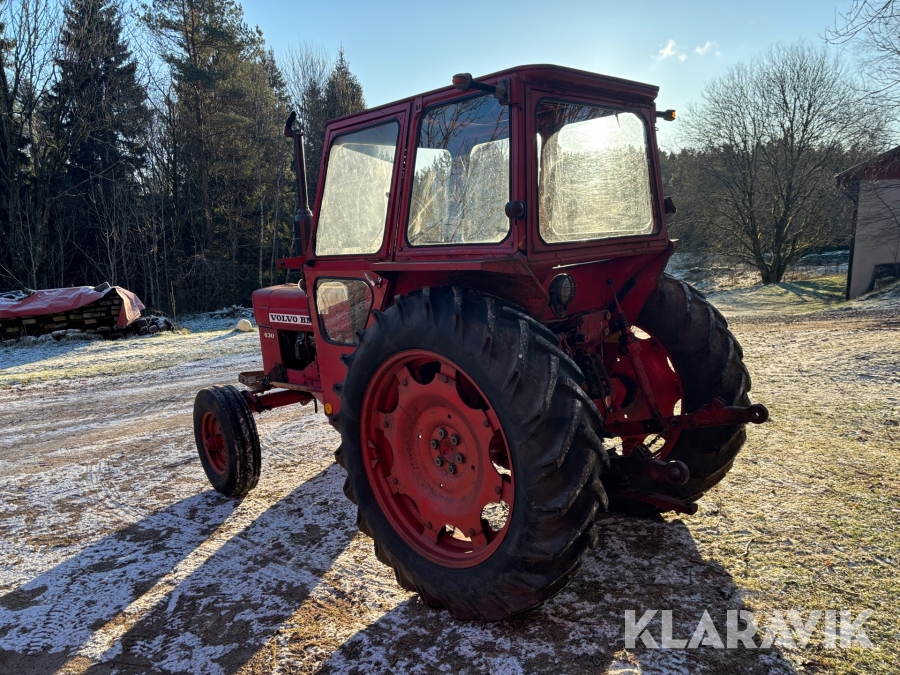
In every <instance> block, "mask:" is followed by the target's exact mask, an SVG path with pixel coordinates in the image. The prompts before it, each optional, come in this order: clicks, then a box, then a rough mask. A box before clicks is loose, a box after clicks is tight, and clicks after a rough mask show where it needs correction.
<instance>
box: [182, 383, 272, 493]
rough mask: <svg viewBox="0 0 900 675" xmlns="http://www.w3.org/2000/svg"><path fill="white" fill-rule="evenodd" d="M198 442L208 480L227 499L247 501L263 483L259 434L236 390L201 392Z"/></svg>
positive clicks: (197, 408) (197, 407)
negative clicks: (253, 491) (260, 476)
mask: <svg viewBox="0 0 900 675" xmlns="http://www.w3.org/2000/svg"><path fill="white" fill-rule="evenodd" d="M194 438H195V439H196V441H197V452H198V453H199V454H200V463H201V464H203V470H204V471H205V472H206V477H207V478H209V482H210V483H211V484H212V486H213V487H214V488H215V489H216V491H217V492H221V493H222V494H223V495H225V496H226V497H243V496H244V495H246V494H247V493H248V492H250V490H252V489H253V488H254V487H256V483H257V481H259V471H260V464H261V453H260V447H259V434H258V433H257V431H256V422H254V421H253V413H251V412H250V407H249V406H248V405H247V402H246V401H245V400H244V397H243V396H242V395H241V392H240V391H238V389H237V388H236V387H232V386H231V385H228V386H224V387H210V388H208V389H201V390H200V391H199V392H198V393H197V398H195V399H194Z"/></svg>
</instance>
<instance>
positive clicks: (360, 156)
mask: <svg viewBox="0 0 900 675" xmlns="http://www.w3.org/2000/svg"><path fill="white" fill-rule="evenodd" d="M399 132H400V126H399V125H398V124H397V123H396V122H389V123H388V124H381V125H379V126H375V127H369V128H368V129H362V130H360V131H355V132H353V133H349V134H344V135H342V136H338V137H337V138H335V139H334V140H333V141H332V143H331V150H330V151H329V153H328V166H327V169H326V173H325V189H324V190H323V193H322V206H321V208H320V209H319V224H318V229H317V231H316V255H320V256H326V255H365V254H373V253H377V252H378V251H379V250H380V249H381V243H382V241H383V240H384V228H385V221H386V219H387V210H388V202H389V200H390V190H391V176H392V175H393V171H394V161H395V159H396V156H397V135H398V134H399Z"/></svg>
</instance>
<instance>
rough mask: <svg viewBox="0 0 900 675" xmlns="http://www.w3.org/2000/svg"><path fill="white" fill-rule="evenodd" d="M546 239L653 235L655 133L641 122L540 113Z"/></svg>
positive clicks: (600, 113) (544, 109) (595, 110)
mask: <svg viewBox="0 0 900 675" xmlns="http://www.w3.org/2000/svg"><path fill="white" fill-rule="evenodd" d="M537 131H538V137H537V153H538V158H537V159H538V198H539V202H540V204H539V212H538V219H539V222H540V234H541V238H542V239H543V240H544V241H545V242H547V243H549V244H554V243H560V242H569V241H584V240H589V239H605V238H609V237H625V236H634V235H642V234H652V233H653V227H654V224H653V209H652V197H651V192H650V160H649V143H648V140H647V129H646V126H645V124H644V121H643V120H642V119H641V118H640V117H638V115H636V114H634V113H632V112H627V111H623V110H614V109H611V108H604V107H600V106H595V105H584V104H580V103H566V102H562V101H548V100H543V101H541V102H540V103H539V104H538V108H537Z"/></svg>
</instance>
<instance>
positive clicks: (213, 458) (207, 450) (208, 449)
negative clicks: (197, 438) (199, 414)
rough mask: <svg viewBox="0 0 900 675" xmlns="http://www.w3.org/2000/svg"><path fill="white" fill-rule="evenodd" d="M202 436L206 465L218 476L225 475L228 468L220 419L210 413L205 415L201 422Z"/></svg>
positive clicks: (207, 412)
mask: <svg viewBox="0 0 900 675" xmlns="http://www.w3.org/2000/svg"><path fill="white" fill-rule="evenodd" d="M200 435H201V442H202V443H203V454H204V455H205V456H206V463H207V464H208V465H209V467H210V468H211V469H212V470H213V472H214V473H215V474H216V475H218V476H221V475H223V474H224V473H225V471H226V469H227V468H228V453H227V452H226V450H225V437H224V436H223V435H222V429H221V427H220V426H219V419H218V418H217V417H216V416H215V415H214V414H213V413H212V412H210V411H206V412H204V413H203V419H202V420H201V421H200Z"/></svg>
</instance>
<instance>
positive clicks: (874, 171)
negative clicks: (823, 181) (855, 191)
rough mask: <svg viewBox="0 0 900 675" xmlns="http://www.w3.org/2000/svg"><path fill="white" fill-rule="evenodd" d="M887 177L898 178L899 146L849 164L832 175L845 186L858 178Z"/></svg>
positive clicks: (899, 176) (899, 168)
mask: <svg viewBox="0 0 900 675" xmlns="http://www.w3.org/2000/svg"><path fill="white" fill-rule="evenodd" d="M887 178H900V146H897V147H896V148H894V149H893V150H888V151H887V152H883V153H881V154H880V155H878V156H877V157H873V158H872V159H870V160H867V161H865V162H861V163H859V164H857V165H856V166H851V167H850V168H849V169H847V170H846V171H841V172H840V173H839V174H837V175H836V176H835V177H834V180H835V182H837V184H838V185H840V186H842V187H843V186H847V185H848V184H850V183H854V182H856V181H858V180H860V179H862V180H879V179H887Z"/></svg>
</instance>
